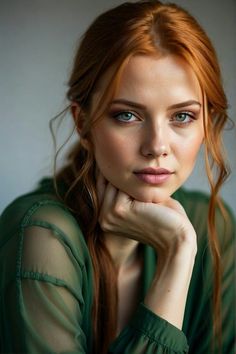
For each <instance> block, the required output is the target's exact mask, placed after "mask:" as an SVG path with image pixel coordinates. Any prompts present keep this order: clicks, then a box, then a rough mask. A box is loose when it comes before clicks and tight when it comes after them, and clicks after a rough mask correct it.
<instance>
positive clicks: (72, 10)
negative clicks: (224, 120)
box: [0, 0, 236, 213]
mask: <svg viewBox="0 0 236 354" xmlns="http://www.w3.org/2000/svg"><path fill="white" fill-rule="evenodd" d="M121 2H123V1H115V0H99V1H92V0H90V1H89V0H10V1H9V0H0V44H1V46H0V48H1V55H0V77H1V86H0V107H1V108H0V109H1V116H0V117H1V118H0V119H1V125H0V127H1V129H0V151H1V155H0V168H1V170H0V188H1V198H0V212H1V210H2V209H3V208H4V206H6V204H7V203H9V202H10V201H11V200H12V199H13V198H15V197H16V196H18V195H20V194H22V193H24V192H27V191H29V190H30V189H32V188H33V187H34V186H35V185H36V183H37V181H38V180H39V179H40V178H41V177H42V176H45V175H50V174H51V172H52V168H51V166H52V154H53V149H52V139H51V136H50V133H49V128H48V124H49V120H50V119H51V118H52V117H53V116H55V115H56V114H57V113H58V112H60V110H62V109H63V107H64V106H65V103H66V102H65V100H64V95H65V91H66V82H67V78H68V75H69V72H70V66H71V63H72V58H73V53H74V51H75V48H76V43H77V40H78V38H79V36H80V35H81V34H82V32H83V31H84V30H85V29H86V27H87V25H88V24H89V23H90V22H91V20H92V19H93V18H94V17H95V16H96V15H97V14H99V13H100V12H102V11H103V10H105V9H107V8H109V7H111V6H113V5H116V4H119V3H121ZM176 3H178V4H180V5H183V6H186V8H188V9H189V10H190V11H191V12H192V13H193V14H194V15H195V16H196V17H197V18H198V20H199V21H200V23H201V24H202V25H203V26H204V28H205V29H206V30H207V32H208V34H209V36H210V37H211V39H212V41H213V43H214V45H215V47H216V50H217V53H218V56H219V60H220V63H221V66H222V72H223V77H224V85H225V89H226V92H227V95H228V98H229V103H230V110H229V114H230V117H231V118H232V119H233V120H234V121H236V119H235V117H236V108H235V102H236V61H235V58H236V40H235V38H236V1H235V0H224V1H222V0H208V1H205V0H177V1H176ZM69 120H70V119H69V117H68V119H67V121H68V122H69ZM69 130H70V124H69V123H67V124H64V125H63V126H62V128H61V133H60V134H59V135H60V140H59V144H60V143H61V142H63V139H65V138H66V136H67V135H68V134H69ZM224 140H225V145H226V148H227V151H228V154H229V160H230V162H231V168H232V175H231V177H230V179H229V180H228V182H227V183H226V184H225V186H224V188H223V191H222V195H223V197H224V199H225V200H226V201H227V202H228V203H229V204H230V205H231V207H232V208H233V210H234V212H235V213H236V202H235V200H236V188H235V186H236V158H235V151H236V135H235V130H234V131H226V132H225V135H224ZM201 155H202V154H200V159H199V161H198V163H197V166H196V169H195V171H194V173H193V175H192V176H191V177H190V179H189V180H188V182H187V183H186V186H187V188H198V189H203V190H208V184H207V182H206V178H205V177H204V164H203V163H202V156H201Z"/></svg>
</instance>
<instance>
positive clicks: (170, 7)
mask: <svg viewBox="0 0 236 354" xmlns="http://www.w3.org/2000/svg"><path fill="white" fill-rule="evenodd" d="M135 55H144V56H155V57H156V58H157V59H158V58H160V57H162V56H166V55H175V56H178V57H180V58H182V59H183V60H185V62H187V63H188V64H189V65H190V67H191V68H192V69H193V71H194V73H195V74H196V76H197V79H198V81H199V84H200V87H201V90H202V95H203V98H204V100H203V102H204V107H203V109H204V132H205V158H206V169H207V174H208V178H209V181H210V186H211V201H210V206H209V218H208V222H209V241H210V246H211V251H212V255H213V263H214V267H215V291H214V294H215V295H214V309H215V325H216V327H217V325H218V324H219V322H220V320H219V318H220V310H219V308H220V277H221V270H220V251H219V245H218V241H217V236H216V229H215V217H214V215H215V208H216V206H217V205H220V201H219V199H218V196H217V195H218V191H219V188H220V186H221V185H222V183H223V182H224V180H225V178H226V177H227V175H228V170H227V166H226V164H225V162H224V160H225V159H224V155H223V148H222V143H221V133H222V130H223V127H224V125H225V123H226V121H227V112H226V110H227V100H226V96H225V93H224V90H223V87H222V81H221V73H220V68H219V64H218V60H217V56H216V53H215V50H214V48H213V46H212V44H211V42H210V40H209V38H208V36H207V35H206V33H205V31H204V30H203V29H202V27H201V26H200V25H199V24H198V22H197V21H196V20H195V19H194V18H193V17H192V16H191V15H190V14H189V13H188V12H187V11H186V10H184V9H182V8H181V7H179V6H177V5H175V4H163V3H162V2H160V1H151V0H150V1H138V2H126V3H123V4H121V5H119V6H117V7H115V8H113V9H111V10H108V11H107V12H105V13H103V14H101V15H100V16H98V17H97V18H96V19H95V21H94V22H93V23H92V24H91V26H90V27H89V28H88V29H87V31H86V32H85V34H84V35H83V37H82V39H81V42H80V45H79V48H78V51H77V53H76V56H75V60H74V66H73V70H72V72H71V76H70V79H69V83H68V85H69V89H68V92H67V98H68V100H69V101H70V103H71V105H72V104H74V103H76V104H78V107H79V108H80V111H79V113H78V115H77V117H76V121H75V123H76V125H77V126H78V127H80V129H79V131H80V140H79V141H78V143H77V144H76V146H75V147H73V149H72V150H71V152H70V154H69V156H68V165H67V166H66V167H65V168H63V169H62V170H61V171H60V172H59V173H58V175H57V178H56V179H57V180H61V179H62V180H63V181H64V182H65V183H66V184H67V185H68V191H67V194H66V198H65V201H66V203H67V205H68V206H69V207H70V208H71V209H73V210H74V212H75V214H76V216H77V217H78V219H79V221H80V223H81V226H82V230H83V232H84V235H85V239H86V242H87V244H88V248H89V251H90V254H91V257H92V261H93V266H94V306H93V328H94V348H95V349H94V352H97V353H100V354H101V353H105V352H106V350H107V348H108V345H109V343H110V342H111V340H112V339H113V338H114V337H115V333H116V321H117V318H116V316H117V315H116V314H117V287H116V272H115V270H114V266H113V264H112V261H111V257H110V255H109V253H108V251H107V249H106V247H105V245H104V244H103V242H102V239H101V238H100V237H99V233H100V230H99V225H98V215H99V203H98V198H97V193H96V161H95V159H94V153H93V143H92V140H91V137H90V131H91V127H92V125H93V124H95V122H96V121H97V120H98V119H101V118H102V117H103V115H104V114H105V112H106V110H107V109H108V107H109V103H110V102H111V100H112V99H113V97H114V95H115V93H116V90H117V88H118V87H119V81H120V78H121V76H122V72H123V69H124V68H125V66H126V64H127V63H128V61H129V60H130V58H131V57H133V56H135ZM105 74H106V75H108V77H109V80H108V81H109V82H108V84H107V87H105V89H104V92H103V94H102V96H101V98H100V99H99V101H98V102H94V104H93V107H92V104H91V102H92V97H93V95H94V93H95V92H96V90H97V89H98V87H99V84H100V82H101V79H102V78H103V77H104V75H105ZM84 139H86V141H88V144H87V145H86V146H85V145H84V144H83V141H84ZM214 169H215V170H216V173H213V170H214ZM213 175H215V179H214V177H213Z"/></svg>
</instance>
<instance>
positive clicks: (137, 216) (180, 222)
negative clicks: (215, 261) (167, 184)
mask: <svg viewBox="0 0 236 354" xmlns="http://www.w3.org/2000/svg"><path fill="white" fill-rule="evenodd" d="M97 190H98V198H99V201H100V206H101V210H100V216H99V224H100V226H101V228H102V230H103V231H104V232H105V233H113V234H116V235H119V236H121V237H127V238H131V239H134V240H137V241H139V242H141V243H145V244H149V245H151V246H152V247H154V248H155V249H156V250H157V251H161V252H160V253H161V254H163V253H164V254H166V253H169V252H170V251H171V252H176V251H177V250H179V249H180V248H182V247H184V246H186V245H188V246H191V248H192V249H195V248H196V233H195V231H194V229H193V226H192V224H191V223H190V221H189V219H188V217H187V215H186V213H185V211H184V209H183V207H182V206H181V204H180V203H179V202H178V201H176V200H174V199H173V198H171V197H170V198H169V199H168V200H166V201H165V202H163V203H159V204H155V203H144V202H140V201H137V200H134V199H132V198H131V197H130V196H128V195H127V194H126V193H124V192H122V191H120V190H117V189H116V188H115V187H114V186H113V185H112V184H111V183H109V182H107V181H106V180H105V179H104V177H103V176H102V175H101V174H99V175H98V179H97Z"/></svg>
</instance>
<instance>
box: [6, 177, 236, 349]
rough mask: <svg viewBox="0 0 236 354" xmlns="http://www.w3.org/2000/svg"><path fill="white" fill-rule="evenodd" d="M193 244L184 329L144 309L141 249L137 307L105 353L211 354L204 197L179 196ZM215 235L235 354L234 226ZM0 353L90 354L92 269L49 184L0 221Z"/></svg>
mask: <svg viewBox="0 0 236 354" xmlns="http://www.w3.org/2000/svg"><path fill="white" fill-rule="evenodd" d="M174 198H176V199H177V200H179V201H180V202H181V204H182V205H183V207H184V208H185V210H186V212H187V214H188V217H189V219H190V220H191V222H192V224H193V226H194V228H195V230H196V233H197V238H198V253H197V257H196V261H195V265H194V270H193V274H192V279H191V284H190V288H189V292H188V298H187V304H186V309H185V316H184V324H183V330H182V331H181V330H179V329H178V328H176V327H175V326H173V325H171V324H170V323H168V322H167V321H165V320H164V319H162V318H160V317H158V316H157V315H155V314H154V313H153V312H152V311H150V310H149V309H148V308H147V307H145V305H144V304H143V302H142V300H143V299H144V296H145V293H146V292H147V290H148V288H149V286H150V283H151V281H152V278H153V274H154V272H155V267H156V254H155V251H154V250H153V249H152V248H151V247H149V246H147V245H142V246H141V247H142V252H143V259H144V269H143V275H142V293H141V294H140V299H141V301H140V304H139V306H138V308H137V310H136V313H135V314H134V316H133V319H132V320H131V321H130V323H129V325H128V326H126V327H125V328H124V329H123V330H122V332H121V333H120V335H119V336H118V337H117V338H116V339H115V341H114V342H113V343H112V344H111V346H110V349H109V352H110V353H122V354H141V353H142V354H144V353H145V354H151V353H157V354H159V353H160V354H161V353H187V352H188V351H189V352H190V353H194V354H200V353H204V354H209V353H213V351H212V350H211V341H212V319H211V316H212V311H211V301H212V274H213V271H212V263H211V258H210V253H209V248H208V241H207V207H208V202H209V198H208V197H207V196H206V195H205V194H203V193H200V192H189V191H186V190H184V189H180V190H178V191H177V192H176V193H175V194H174ZM217 228H218V230H219V232H220V235H222V237H221V242H222V243H223V254H222V264H223V269H224V275H223V287H222V291H223V332H222V335H223V353H225V354H233V353H235V348H234V336H235V303H234V301H235V287H234V281H235V264H234V245H235V243H234V242H235V222H234V219H233V217H232V214H230V218H229V220H228V222H227V230H226V231H225V230H224V223H223V219H222V217H220V216H218V217H217ZM0 269H1V273H0V289H1V292H0V296H1V298H0V301H1V305H0V311H1V315H0V348H1V352H3V353H16V352H17V353H18V352H21V353H30V354H34V353H35V354H36V353H80V354H82V353H92V349H91V343H92V330H91V306H92V296H93V283H92V264H91V258H90V255H89V251H88V248H87V245H86V242H85V240H84V237H83V234H82V232H81V229H80V226H79V224H78V221H77V220H76V219H75V217H74V216H73V214H72V213H71V211H69V210H68V209H67V207H66V206H65V205H63V204H62V203H61V202H60V201H59V200H58V199H57V197H56V195H55V193H54V190H53V187H52V182H51V180H50V179H45V180H43V181H42V182H41V185H40V186H39V188H38V189H37V190H36V191H34V192H32V193H29V194H27V195H24V196H22V197H19V198H17V199H16V200H15V201H14V202H13V203H12V204H10V205H9V206H8V207H7V208H6V210H5V211H4V212H3V214H2V216H1V219H0Z"/></svg>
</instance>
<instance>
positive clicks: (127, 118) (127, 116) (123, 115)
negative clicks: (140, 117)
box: [113, 111, 137, 122]
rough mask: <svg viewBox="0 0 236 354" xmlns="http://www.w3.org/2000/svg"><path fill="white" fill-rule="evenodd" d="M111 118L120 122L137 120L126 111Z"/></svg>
mask: <svg viewBox="0 0 236 354" xmlns="http://www.w3.org/2000/svg"><path fill="white" fill-rule="evenodd" d="M113 117H114V118H115V119H117V120H119V121H120V122H133V121H134V120H136V119H137V118H136V117H135V115H134V114H133V113H131V112H128V111H124V112H119V113H116V114H114V115H113Z"/></svg>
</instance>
